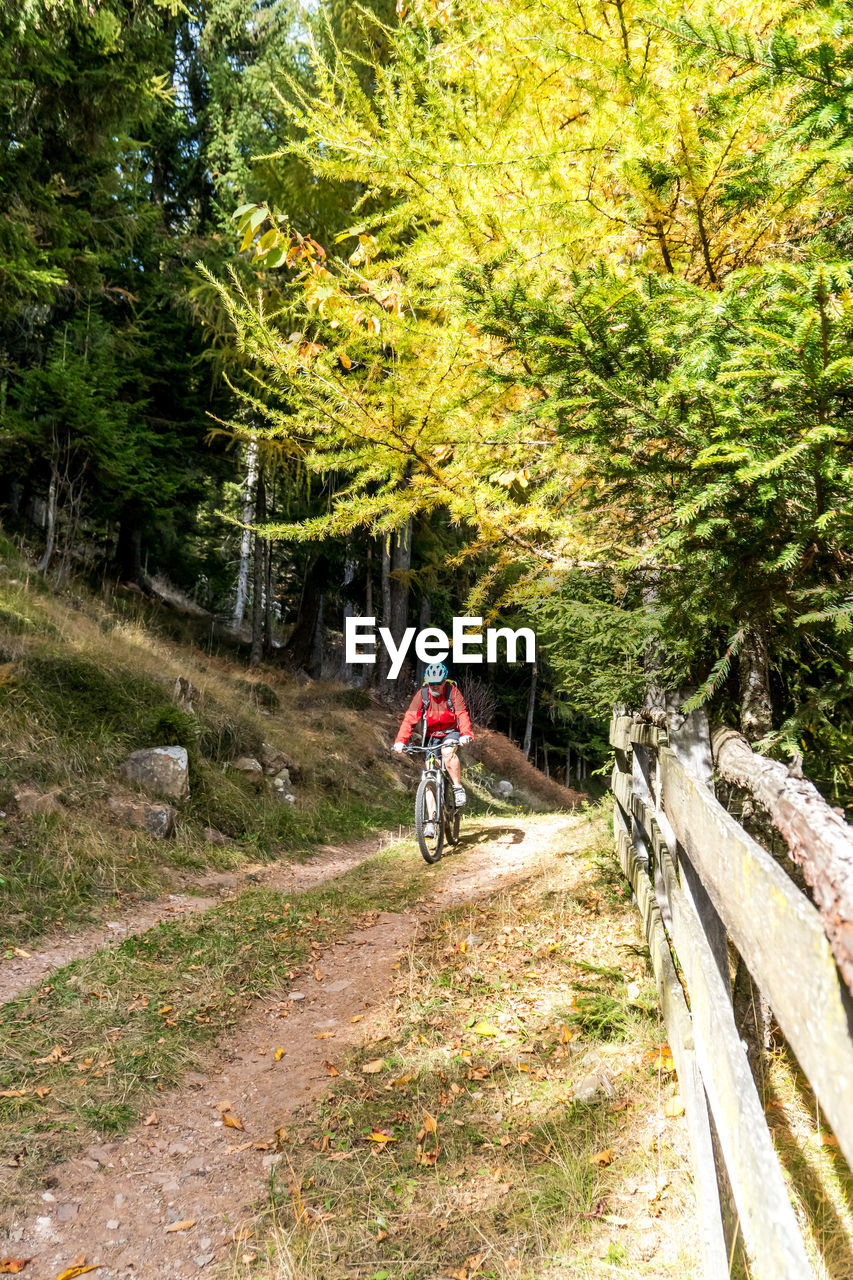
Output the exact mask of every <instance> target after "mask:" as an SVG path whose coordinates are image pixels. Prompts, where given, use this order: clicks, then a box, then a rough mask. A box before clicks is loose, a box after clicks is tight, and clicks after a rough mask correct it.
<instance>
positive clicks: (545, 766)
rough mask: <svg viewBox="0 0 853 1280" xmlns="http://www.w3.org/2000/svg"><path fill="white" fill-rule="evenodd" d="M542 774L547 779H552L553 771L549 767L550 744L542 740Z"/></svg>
mask: <svg viewBox="0 0 853 1280" xmlns="http://www.w3.org/2000/svg"><path fill="white" fill-rule="evenodd" d="M542 772H543V773H544V774H545V777H546V778H550V776H551V770H550V768H549V766H548V743H547V742H546V741H545V739H544V738H543V739H542Z"/></svg>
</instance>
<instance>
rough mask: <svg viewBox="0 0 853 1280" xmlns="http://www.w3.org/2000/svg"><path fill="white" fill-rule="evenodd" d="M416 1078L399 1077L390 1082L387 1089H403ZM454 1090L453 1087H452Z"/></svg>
mask: <svg viewBox="0 0 853 1280" xmlns="http://www.w3.org/2000/svg"><path fill="white" fill-rule="evenodd" d="M414 1078H415V1077H414V1076H398V1077H397V1079H396V1080H389V1082H388V1084H386V1086H385V1088H386V1089H402V1087H403V1085H404V1084H408V1083H409V1081H410V1080H414ZM451 1088H452V1086H451Z"/></svg>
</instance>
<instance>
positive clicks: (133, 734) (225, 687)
mask: <svg viewBox="0 0 853 1280" xmlns="http://www.w3.org/2000/svg"><path fill="white" fill-rule="evenodd" d="M0 560H4V561H5V562H6V563H7V564H8V565H9V569H8V571H7V572H5V573H4V572H2V571H0V810H2V811H4V812H5V814H6V816H5V818H4V819H0V877H2V880H3V893H2V895H0V940H3V941H5V942H6V943H7V944H11V943H13V942H14V943H18V944H20V943H24V944H25V945H26V944H27V943H30V942H32V941H34V940H35V939H36V938H37V937H38V936H39V935H40V934H43V933H45V932H48V931H49V930H50V929H51V928H53V927H55V926H57V925H60V926H61V925H65V926H69V925H71V924H76V923H79V922H80V921H82V920H86V919H89V918H94V917H101V916H102V915H103V914H104V912H109V911H114V910H115V909H116V906H117V905H118V904H119V903H120V901H121V900H122V898H123V897H124V896H125V895H127V894H133V893H152V892H155V891H157V890H162V889H163V888H166V887H172V886H173V885H174V883H175V881H176V879H177V878H179V876H180V875H181V873H186V872H187V871H190V872H198V871H202V870H204V869H206V868H215V869H221V868H223V867H230V866H236V865H239V864H240V863H242V862H251V861H257V860H258V859H263V860H266V859H269V858H272V857H279V856H282V855H286V856H291V857H297V858H298V857H301V856H304V855H305V854H306V853H307V852H308V851H309V850H310V848H311V847H312V846H313V845H315V844H316V843H317V842H321V841H329V840H333V839H354V838H358V837H359V836H362V835H364V834H365V833H366V832H367V831H368V830H370V829H374V828H377V827H385V826H389V825H392V824H397V823H400V822H409V821H410V810H411V796H410V793H409V791H408V790H407V789H406V787H405V786H404V785H403V783H402V781H401V775H400V773H399V771H397V770H395V767H394V766H393V764H392V763H391V761H390V759H389V755H388V752H387V750H386V745H385V744H386V740H387V738H388V734H389V731H390V729H391V724H392V718H391V717H390V716H388V715H387V714H386V713H381V712H379V711H377V710H376V709H375V708H371V709H370V711H369V714H365V709H364V707H362V708H361V709H357V708H356V707H355V706H354V705H353V702H354V701H357V700H358V698H359V697H362V698H363V695H357V694H356V695H354V694H353V692H352V691H349V690H345V689H341V688H336V687H334V686H327V685H320V684H313V685H310V686H307V687H304V686H302V685H300V684H298V683H297V682H296V681H295V680H292V679H288V678H287V677H285V676H284V675H283V674H282V673H281V672H275V671H262V672H261V673H260V675H259V677H252V678H251V680H249V681H247V678H246V672H245V669H243V668H242V667H240V666H238V665H236V664H233V663H230V662H228V661H226V660H224V659H221V658H218V657H212V656H210V655H207V654H205V653H204V652H203V651H201V650H199V649H197V648H190V647H187V646H186V645H180V644H177V643H175V642H173V641H171V640H169V639H168V638H166V637H165V636H164V635H163V634H162V630H161V629H159V628H158V627H157V626H156V625H152V621H151V618H150V611H149V613H148V616H146V613H145V612H144V610H147V609H148V606H147V605H144V604H143V603H142V602H139V601H136V602H133V603H132V604H131V605H130V606H126V607H125V609H124V610H123V611H121V610H115V609H107V608H105V607H104V606H103V604H102V603H101V602H99V601H97V600H95V599H92V598H91V597H83V598H80V597H77V598H75V599H74V600H73V601H72V607H69V600H68V599H67V598H65V599H59V598H56V597H54V596H52V595H51V594H49V593H48V592H47V591H46V590H45V588H44V586H43V584H42V583H41V581H40V580H39V579H38V578H37V577H36V576H35V575H32V576H30V578H29V580H27V570H26V567H25V566H23V565H21V564H20V562H16V561H15V559H14V558H13V555H12V552H11V549H10V547H9V545H8V544H5V545H2V544H0ZM16 579H17V580H16ZM179 675H182V676H184V677H186V678H187V679H189V680H191V681H192V683H193V685H194V686H195V687H196V688H197V689H198V690H199V691H200V693H201V695H202V701H201V704H200V706H199V709H198V715H197V717H193V716H191V715H187V714H185V713H182V712H181V711H179V710H178V708H177V707H176V706H175V705H174V703H173V701H172V696H173V688H174V684H175V679H176V677H177V676H179ZM253 695H254V696H253ZM258 695H259V696H260V699H262V701H263V703H266V704H267V705H261V702H260V701H259V698H258ZM262 742H268V743H270V744H272V745H273V746H275V747H276V748H278V749H279V750H280V751H281V752H282V753H283V754H284V755H285V756H286V758H287V760H288V762H289V764H290V766H291V775H292V779H293V785H294V790H295V792H296V794H297V797H298V803H297V804H296V805H295V806H290V805H286V804H281V803H279V802H277V801H276V800H275V799H274V798H273V797H272V796H271V795H270V794H269V792H268V789H267V788H266V787H261V788H260V789H257V788H256V787H255V786H254V785H253V784H252V783H250V782H245V781H244V780H243V779H242V778H241V777H240V776H238V775H235V774H234V773H233V772H230V771H227V770H226V769H225V768H224V766H225V764H226V762H227V761H229V760H232V759H234V758H235V757H237V756H239V755H241V754H248V755H256V754H257V753H258V752H259V750H260V748H261V744H262ZM174 743H180V744H181V745H182V746H185V747H186V748H187V749H188V752H189V756H190V781H191V795H190V799H189V801H188V802H187V803H186V804H184V805H183V806H181V818H180V824H179V832H178V835H177V838H176V839H174V840H168V841H158V840H155V839H154V838H152V837H150V836H148V835H146V834H144V833H141V832H140V831H138V830H135V829H132V828H128V827H125V826H121V825H119V824H118V822H117V821H116V820H115V819H114V818H113V817H112V816H111V815H110V813H109V811H108V809H107V800H108V798H109V797H110V795H113V794H115V793H117V792H119V791H127V790H128V788H127V785H126V784H125V783H123V781H122V780H121V778H120V775H119V766H120V764H121V763H122V761H123V760H124V759H125V758H126V757H127V755H128V754H129V753H130V752H131V751H133V750H135V749H137V748H139V747H147V746H158V745H159V746H163V745H169V744H174ZM26 788H34V789H36V790H38V791H52V790H53V791H58V793H59V798H60V801H61V810H60V812H59V813H58V814H54V815H51V816H37V817H28V816H24V815H21V814H19V813H16V806H15V803H14V799H13V797H14V794H15V792H16V791H18V790H21V789H26ZM208 826H210V827H215V828H217V829H218V830H220V831H222V832H223V833H224V834H226V835H227V836H228V837H229V838H230V843H229V844H228V845H227V846H224V847H217V846H214V845H212V844H210V843H208V842H207V841H206V840H205V838H204V829H205V828H206V827H208Z"/></svg>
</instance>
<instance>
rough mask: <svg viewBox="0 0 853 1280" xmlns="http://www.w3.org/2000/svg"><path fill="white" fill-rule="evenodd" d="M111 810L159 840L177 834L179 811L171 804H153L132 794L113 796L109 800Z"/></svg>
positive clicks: (131, 824)
mask: <svg viewBox="0 0 853 1280" xmlns="http://www.w3.org/2000/svg"><path fill="white" fill-rule="evenodd" d="M108 805H109V809H110V812H111V813H113V814H115V816H116V817H117V818H118V820H119V821H120V822H126V823H127V824H128V826H130V827H140V828H141V829H142V830H143V831H147V832H148V834H149V835H151V836H156V837H157V839H158V840H165V839H166V838H167V837H168V836H172V835H174V834H175V823H176V822H177V818H178V812H177V810H176V809H173V808H172V806H171V805H170V804H152V803H151V802H150V801H148V800H137V799H134V798H133V797H131V796H113V797H112V799H111V800H109V801H108Z"/></svg>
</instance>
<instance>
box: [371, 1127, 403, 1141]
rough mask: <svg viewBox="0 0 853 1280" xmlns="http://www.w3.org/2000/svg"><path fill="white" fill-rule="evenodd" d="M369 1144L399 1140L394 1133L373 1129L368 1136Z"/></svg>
mask: <svg viewBox="0 0 853 1280" xmlns="http://www.w3.org/2000/svg"><path fill="white" fill-rule="evenodd" d="M367 1141H368V1142H396V1141H397V1139H396V1138H395V1137H394V1135H393V1133H389V1132H388V1130H387V1129H372V1130H371V1131H370V1133H369V1134H368V1135H367Z"/></svg>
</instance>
